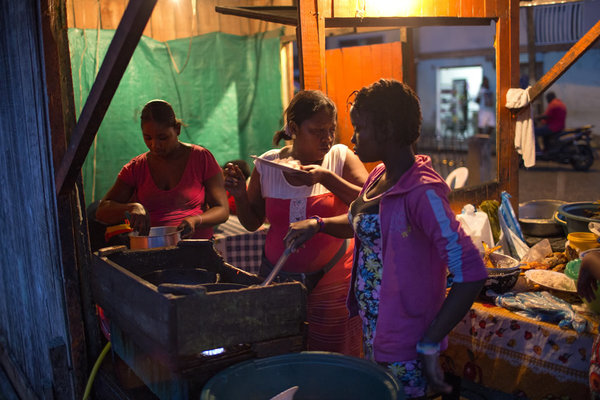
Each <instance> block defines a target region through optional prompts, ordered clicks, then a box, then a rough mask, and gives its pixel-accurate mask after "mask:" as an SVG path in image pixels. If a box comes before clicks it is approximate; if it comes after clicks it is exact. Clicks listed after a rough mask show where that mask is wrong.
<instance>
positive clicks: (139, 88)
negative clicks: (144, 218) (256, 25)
mask: <svg viewBox="0 0 600 400" xmlns="http://www.w3.org/2000/svg"><path fill="white" fill-rule="evenodd" d="M113 35H114V31H112V30H100V31H97V30H82V29H69V45H70V53H71V65H72V76H73V88H74V97H75V106H76V110H77V112H78V113H80V112H81V109H82V107H83V105H84V104H85V101H86V98H87V96H88V95H89V92H90V89H91V87H92V85H93V83H94V79H95V75H96V73H97V70H98V66H99V64H100V63H101V62H102V59H103V57H104V55H105V53H106V50H107V49H108V46H109V44H110V42H111V40H112V37H113ZM279 50H280V38H279V36H278V35H277V34H275V35H273V34H265V33H259V34H256V35H253V36H236V35H229V34H224V33H220V32H213V33H209V34H206V35H201V36H195V37H192V38H186V39H176V40H171V41H168V42H159V41H156V40H154V39H152V38H149V37H146V36H143V37H142V38H141V39H140V42H139V44H138V46H137V48H136V50H135V52H134V54H133V57H132V59H131V61H130V63H129V65H128V66H127V69H126V71H125V74H124V75H123V78H122V79H121V82H120V83H119V87H118V89H117V91H116V93H115V95H114V97H113V99H112V101H111V104H110V107H109V108H108V110H107V112H106V115H105V117H104V119H103V121H102V124H101V125H100V129H99V130H98V133H97V135H96V140H95V143H94V145H93V146H92V148H91V149H90V152H89V154H88V157H87V159H86V161H85V163H84V165H83V169H82V173H83V179H84V187H85V193H86V202H88V203H91V202H92V201H94V200H99V199H100V198H101V197H102V196H103V195H104V194H105V193H106V192H107V191H108V189H109V188H110V187H111V186H112V184H113V183H114V181H115V179H116V177H117V174H118V172H119V170H120V169H121V167H122V166H123V165H125V164H126V163H127V162H128V161H129V160H130V159H131V158H133V157H135V156H137V155H138V154H141V153H143V152H145V151H147V150H148V149H147V147H146V146H145V144H144V141H143V139H142V134H141V130H140V112H141V110H142V108H143V106H144V104H145V103H146V102H148V101H150V100H152V99H157V98H160V99H164V100H167V101H168V102H170V103H171V104H172V105H173V108H174V110H175V113H176V115H177V117H178V118H179V119H181V120H182V121H183V122H184V124H185V125H186V126H183V127H182V130H181V136H180V140H181V141H183V142H187V143H194V144H198V145H201V146H203V147H206V148H207V149H209V150H210V151H211V152H212V153H213V155H214V156H215V158H216V159H217V161H218V162H219V164H224V163H225V162H227V161H229V160H233V159H246V160H247V161H248V162H250V161H251V160H250V158H249V155H250V154H261V153H263V152H265V151H266V150H268V149H270V148H271V139H272V137H273V133H274V132H275V131H276V130H278V129H279V128H280V126H281V114H282V112H283V107H282V103H281V71H280V67H279V66H280V52H279Z"/></svg>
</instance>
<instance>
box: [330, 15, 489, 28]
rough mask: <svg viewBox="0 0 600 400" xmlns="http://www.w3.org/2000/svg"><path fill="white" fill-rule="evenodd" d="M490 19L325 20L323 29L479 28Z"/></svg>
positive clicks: (395, 18)
mask: <svg viewBox="0 0 600 400" xmlns="http://www.w3.org/2000/svg"><path fill="white" fill-rule="evenodd" d="M491 21H492V18H483V17H482V18H459V17H377V18H376V17H366V18H325V28H343V27H357V28H363V27H384V26H387V27H411V28H416V27H420V26H456V25H460V26H468V25H471V26H479V25H490V23H491Z"/></svg>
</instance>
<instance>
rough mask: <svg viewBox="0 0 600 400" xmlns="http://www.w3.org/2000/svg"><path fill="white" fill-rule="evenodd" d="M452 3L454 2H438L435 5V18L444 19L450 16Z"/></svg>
mask: <svg viewBox="0 0 600 400" xmlns="http://www.w3.org/2000/svg"><path fill="white" fill-rule="evenodd" d="M450 1H454V0H436V1H435V2H434V3H435V6H434V7H435V16H436V17H443V16H448V15H450Z"/></svg>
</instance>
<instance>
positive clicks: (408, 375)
mask: <svg viewBox="0 0 600 400" xmlns="http://www.w3.org/2000/svg"><path fill="white" fill-rule="evenodd" d="M350 117H351V120H352V125H353V126H354V136H353V137H352V143H354V145H355V146H354V151H355V153H356V154H357V155H358V156H359V158H360V159H361V161H363V162H374V161H382V163H381V164H379V165H378V166H377V167H375V169H373V171H371V173H370V175H369V177H368V178H367V181H366V182H365V185H364V186H363V189H362V191H361V192H360V194H359V196H358V197H357V198H356V200H354V201H353V202H352V204H351V205H350V211H349V213H348V215H342V216H339V217H333V218H323V220H322V223H321V224H318V223H317V222H315V221H314V220H312V219H311V220H305V221H300V222H297V223H295V224H292V226H291V227H290V232H289V233H288V235H287V236H286V241H287V242H295V243H297V242H298V241H302V242H303V241H305V240H307V239H308V238H310V237H312V236H313V235H314V234H315V233H316V232H321V234H322V233H327V234H330V235H332V236H335V237H349V236H354V241H355V249H354V262H353V264H354V265H353V270H352V283H351V285H350V293H349V296H348V308H349V309H350V315H359V316H360V317H361V320H362V328H363V348H364V354H365V358H367V359H369V360H372V361H374V362H376V363H378V364H380V365H382V366H384V367H386V368H387V369H388V370H389V371H390V372H391V373H393V374H394V375H395V376H396V377H397V378H398V379H399V381H400V382H402V385H403V387H404V393H405V395H406V398H424V396H425V395H426V390H427V387H428V386H429V387H430V388H431V389H432V390H433V391H435V392H439V391H441V392H449V391H450V390H451V387H450V386H449V385H447V384H446V383H445V382H444V376H443V373H442V370H441V367H440V365H439V360H438V357H439V353H440V350H443V349H444V348H445V345H446V340H445V337H446V335H447V334H448V333H449V332H450V330H451V329H452V328H453V327H454V326H455V325H456V323H457V322H458V321H460V320H461V318H463V317H464V315H465V314H466V313H467V311H468V310H469V308H470V306H471V304H472V303H473V301H474V299H475V297H476V296H477V294H478V293H479V291H480V290H481V288H482V286H483V283H484V281H485V278H486V276H487V273H486V270H485V268H484V266H483V261H482V259H481V257H480V256H479V252H478V250H477V249H476V248H475V245H474V244H473V242H472V241H471V239H470V238H469V237H468V236H467V235H466V234H465V232H464V231H463V230H462V228H461V227H460V224H459V223H458V221H457V220H456V218H455V216H454V213H453V212H452V210H451V209H450V206H449V202H448V199H447V194H448V192H449V190H450V189H449V187H448V185H446V183H445V182H444V180H443V179H442V177H441V176H440V175H439V174H438V173H437V172H435V171H434V170H433V168H432V166H431V159H430V158H429V157H428V156H424V155H415V154H414V152H413V145H414V143H415V142H416V141H417V139H418V137H419V133H420V128H421V107H420V104H419V99H418V98H417V95H416V94H415V93H414V91H413V90H412V89H411V88H410V87H408V86H407V85H405V84H404V83H401V82H398V81H394V80H385V79H382V80H380V81H378V82H375V83H374V84H372V85H370V86H367V87H364V88H362V89H361V90H360V91H358V92H357V94H356V98H355V100H354V104H353V107H352V110H351V112H350ZM448 271H450V272H452V273H453V274H454V277H455V279H454V283H453V284H452V288H451V289H450V292H449V294H448V296H446V276H447V273H448Z"/></svg>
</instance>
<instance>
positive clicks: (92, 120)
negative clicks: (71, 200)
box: [55, 0, 157, 194]
mask: <svg viewBox="0 0 600 400" xmlns="http://www.w3.org/2000/svg"><path fill="white" fill-rule="evenodd" d="M156 1H157V0H131V1H130V2H129V4H128V5H127V8H126V9H125V12H124V13H123V18H121V22H120V23H119V26H118V27H117V30H116V32H115V35H114V37H113V39H112V41H111V43H110V45H109V47H108V50H107V52H106V56H105V57H104V61H103V62H102V66H101V67H100V70H99V71H98V76H97V77H96V80H95V81H94V85H93V86H92V90H91V91H90V94H89V96H88V98H87V100H86V102H85V105H84V106H83V110H82V111H81V115H80V116H79V121H77V125H75V129H74V130H73V134H72V137H71V140H70V142H69V145H68V147H67V152H66V154H65V156H64V158H63V160H62V162H61V164H60V166H59V168H58V169H57V171H56V176H55V181H56V190H57V193H58V194H64V193H68V192H69V191H70V190H71V189H72V187H73V184H74V183H75V180H76V178H77V176H78V175H79V173H80V170H81V166H82V165H83V162H84V161H85V157H86V156H87V154H88V151H89V149H90V146H91V145H92V142H93V141H94V137H95V136H96V132H97V131H98V128H99V127H100V123H101V122H102V119H103V118H104V114H106V110H107V109H108V106H109V105H110V102H111V100H112V98H113V96H114V94H115V92H116V90H117V87H118V86H119V82H120V81H121V78H122V77H123V74H124V73H125V69H126V68H127V65H128V64H129V60H130V59H131V56H132V55H133V52H134V51H135V48H136V46H137V44H138V42H139V40H140V37H141V36H142V32H143V31H144V27H145V26H146V24H147V23H148V20H149V19H150V15H152V10H153V9H154V5H155V4H156Z"/></svg>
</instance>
